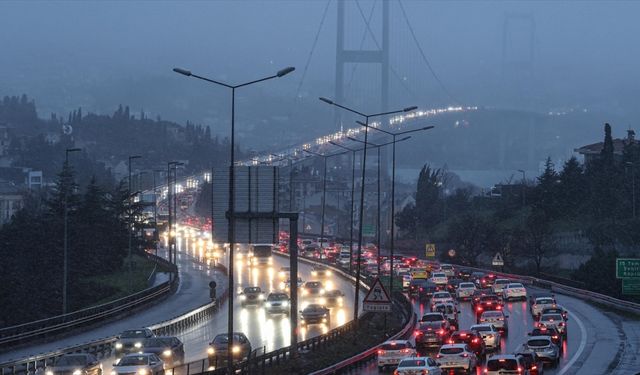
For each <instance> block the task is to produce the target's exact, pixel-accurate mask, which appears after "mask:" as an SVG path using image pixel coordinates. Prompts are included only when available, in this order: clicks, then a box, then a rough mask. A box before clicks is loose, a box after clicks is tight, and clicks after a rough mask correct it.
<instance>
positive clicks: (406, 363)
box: [398, 359, 426, 367]
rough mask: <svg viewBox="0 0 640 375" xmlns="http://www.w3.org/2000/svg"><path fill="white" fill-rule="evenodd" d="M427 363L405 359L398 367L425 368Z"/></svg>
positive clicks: (420, 360)
mask: <svg viewBox="0 0 640 375" xmlns="http://www.w3.org/2000/svg"><path fill="white" fill-rule="evenodd" d="M424 366H426V363H425V361H424V360H422V359H403V360H402V361H400V364H399V365H398V367H424Z"/></svg>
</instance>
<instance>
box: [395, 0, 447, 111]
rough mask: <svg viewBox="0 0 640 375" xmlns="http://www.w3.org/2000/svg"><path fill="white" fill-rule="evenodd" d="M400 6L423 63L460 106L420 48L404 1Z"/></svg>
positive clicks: (399, 2) (400, 1) (399, 0)
mask: <svg viewBox="0 0 640 375" xmlns="http://www.w3.org/2000/svg"><path fill="white" fill-rule="evenodd" d="M398 5H400V10H401V11H402V16H403V17H404V20H405V22H406V23H407V26H408V27H409V32H410V33H411V37H412V38H413V41H414V43H415V44H416V47H417V48H418V51H419V52H420V56H422V61H424V63H425V64H426V65H427V68H429V71H430V72H431V75H432V76H433V78H434V79H435V80H436V82H438V85H440V88H441V89H442V91H444V93H445V94H446V95H447V96H448V97H449V99H451V100H453V101H454V102H455V103H456V104H460V101H459V100H457V99H456V98H455V97H454V96H453V95H451V92H450V91H449V90H447V87H446V86H445V85H444V83H443V82H442V80H441V79H440V77H438V75H437V74H436V72H435V70H433V67H432V66H431V63H430V62H429V59H428V58H427V55H425V53H424V51H423V50H422V47H421V46H420V43H419V42H418V38H416V33H415V32H414V31H413V26H411V22H409V17H407V12H405V10H404V5H402V0H398Z"/></svg>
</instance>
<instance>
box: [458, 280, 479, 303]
mask: <svg viewBox="0 0 640 375" xmlns="http://www.w3.org/2000/svg"><path fill="white" fill-rule="evenodd" d="M475 291H476V284H474V283H460V284H459V285H458V289H457V290H456V297H457V298H458V299H459V300H463V299H468V298H471V297H472V296H473V293H475Z"/></svg>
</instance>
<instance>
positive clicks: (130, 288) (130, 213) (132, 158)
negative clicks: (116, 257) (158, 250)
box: [127, 155, 142, 292]
mask: <svg viewBox="0 0 640 375" xmlns="http://www.w3.org/2000/svg"><path fill="white" fill-rule="evenodd" d="M141 157H142V156H140V155H130V156H129V190H128V191H127V193H128V195H129V252H128V254H129V255H128V258H129V267H128V276H129V292H131V291H132V290H133V275H132V272H133V271H132V268H133V263H132V261H131V242H132V234H133V220H131V219H132V217H133V212H132V211H131V198H132V196H131V161H132V160H134V159H140V158H141Z"/></svg>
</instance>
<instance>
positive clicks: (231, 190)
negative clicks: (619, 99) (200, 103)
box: [173, 67, 295, 373]
mask: <svg viewBox="0 0 640 375" xmlns="http://www.w3.org/2000/svg"><path fill="white" fill-rule="evenodd" d="M294 70H295V68H294V67H287V68H284V69H282V70H279V71H278V72H277V73H276V74H275V75H272V76H268V77H265V78H260V79H257V80H253V81H249V82H245V83H241V84H239V85H230V84H227V83H224V82H220V81H216V80H213V79H210V78H206V77H202V76H199V75H196V74H193V73H191V71H189V70H185V69H181V68H174V69H173V71H174V72H176V73H179V74H182V75H184V76H187V77H194V78H197V79H200V80H203V81H206V82H209V83H213V84H216V85H218V86H223V87H226V88H228V89H231V145H230V146H231V150H230V160H229V210H228V215H227V216H228V220H229V227H228V233H227V236H228V241H229V270H228V276H229V290H234V269H233V248H234V246H235V218H234V215H235V211H234V208H235V207H234V206H235V197H234V193H235V186H234V185H235V181H234V180H235V174H234V166H235V121H236V89H238V88H241V87H245V86H249V85H252V84H254V83H258V82H263V81H267V80H270V79H273V78H280V77H284V76H285V75H287V74H289V73H291V72H293V71H294ZM212 233H213V231H212ZM227 305H228V308H229V310H228V311H229V312H228V314H229V318H228V325H227V334H228V336H227V338H228V341H229V345H228V347H227V352H228V357H227V370H228V372H229V373H231V372H232V371H233V352H232V350H233V295H231V297H230V298H229V301H228V302H227ZM292 329H295V328H294V327H292Z"/></svg>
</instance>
